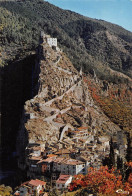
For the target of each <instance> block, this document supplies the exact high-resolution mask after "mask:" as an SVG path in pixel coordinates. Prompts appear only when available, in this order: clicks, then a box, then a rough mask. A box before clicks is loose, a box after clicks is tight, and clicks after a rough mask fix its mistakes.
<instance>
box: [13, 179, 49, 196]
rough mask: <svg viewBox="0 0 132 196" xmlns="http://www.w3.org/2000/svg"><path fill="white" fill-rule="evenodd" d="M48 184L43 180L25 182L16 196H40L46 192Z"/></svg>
mask: <svg viewBox="0 0 132 196" xmlns="http://www.w3.org/2000/svg"><path fill="white" fill-rule="evenodd" d="M45 186H46V182H44V181H41V180H38V179H36V180H30V181H28V182H24V183H23V184H21V186H20V187H19V188H18V190H17V191H16V192H15V194H14V195H19V196H27V195H28V196H32V195H35V194H36V196H39V194H40V192H42V191H44V190H45Z"/></svg>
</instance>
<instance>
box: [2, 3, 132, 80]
mask: <svg viewBox="0 0 132 196" xmlns="http://www.w3.org/2000/svg"><path fill="white" fill-rule="evenodd" d="M0 18H1V25H0V42H1V45H2V47H1V54H2V56H4V58H5V59H13V58H14V56H17V57H18V56H21V55H24V54H25V53H27V51H32V50H34V49H35V47H36V46H37V45H38V39H39V35H40V31H41V30H44V31H45V32H46V33H48V34H50V35H51V36H53V37H57V38H58V41H59V44H60V45H61V48H63V50H64V51H65V52H66V54H67V55H68V56H69V57H70V59H71V61H72V62H73V64H74V66H75V67H76V68H77V69H79V68H80V67H81V66H83V69H84V71H85V72H91V73H92V72H93V69H94V70H95V71H96V73H97V75H98V76H99V77H100V78H101V79H106V80H109V81H113V82H115V83H118V82H119V83H120V81H118V78H117V76H116V77H115V76H114V75H112V74H111V75H110V74H109V68H111V69H113V70H116V71H119V72H123V73H124V74H127V75H128V76H129V77H131V76H132V33H131V32H129V31H126V30H125V29H123V28H122V27H120V26H118V25H114V24H112V23H108V22H105V21H102V20H95V19H91V18H87V17H84V16H81V15H79V14H77V13H74V12H71V11H67V10H62V9H60V8H58V7H56V6H53V5H51V4H49V3H48V2H44V1H42V0H32V1H31V0H29V1H16V2H9V1H8V2H4V1H3V2H0ZM5 51H6V52H5ZM121 81H122V82H124V81H125V82H126V78H122V79H121Z"/></svg>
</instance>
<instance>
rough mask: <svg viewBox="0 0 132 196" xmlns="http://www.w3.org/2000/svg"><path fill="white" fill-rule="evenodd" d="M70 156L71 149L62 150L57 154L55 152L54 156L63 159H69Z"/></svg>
mask: <svg viewBox="0 0 132 196" xmlns="http://www.w3.org/2000/svg"><path fill="white" fill-rule="evenodd" d="M71 154H72V149H66V148H62V149H60V150H58V151H57V152H55V155H57V156H59V157H63V158H69V157H70V156H71Z"/></svg>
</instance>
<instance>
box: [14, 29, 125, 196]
mask: <svg viewBox="0 0 132 196" xmlns="http://www.w3.org/2000/svg"><path fill="white" fill-rule="evenodd" d="M38 56H39V58H38V62H37V63H36V70H38V66H39V65H40V69H41V70H40V75H39V76H40V79H39V93H38V95H37V96H35V97H34V99H32V100H29V101H27V102H26V104H25V108H24V110H25V113H24V115H23V119H22V122H21V127H20V130H19V134H18V139H17V145H18V148H17V149H18V155H19V156H18V166H19V168H20V169H21V170H23V171H26V173H27V178H28V179H30V180H29V181H28V182H24V183H22V184H21V185H20V186H19V187H18V189H17V190H16V191H15V193H14V195H20V196H26V195H34V194H36V195H38V196H39V195H43V196H46V195H48V192H47V190H53V189H57V190H58V191H60V193H63V191H65V190H68V187H69V185H70V183H71V182H72V180H73V179H74V176H75V175H77V174H83V175H85V174H87V172H88V168H89V167H94V168H99V167H100V166H102V165H103V163H104V161H105V160H106V159H107V158H109V154H110V140H111V136H112V134H113V135H114V137H113V145H114V150H115V158H117V156H118V155H121V156H122V157H123V156H124V154H125V150H126V146H125V144H124V142H123V140H122V138H123V137H122V133H121V132H120V130H118V128H117V127H116V126H115V125H114V124H111V122H110V121H109V120H108V119H107V118H106V117H104V119H103V123H104V124H103V123H102V124H101V123H100V122H98V121H99V120H98V121H97V119H96V116H99V115H100V113H101V112H100V110H99V109H98V108H97V106H95V105H94V102H93V100H92V99H91V98H90V96H89V94H88V87H87V86H86V85H85V83H84V76H83V73H82V69H81V70H80V72H77V70H75V68H74V67H73V66H72V65H71V63H70V62H69V61H68V60H66V57H65V56H64V55H63V52H62V51H61V50H60V49H59V48H58V46H57V39H56V38H51V37H50V36H48V35H45V34H44V32H42V33H41V39H40V47H39V49H38ZM34 77H35V76H34ZM36 88H37V86H36ZM93 107H95V108H96V111H98V113H97V112H96V113H95V114H94V113H93V111H92V109H91V108H93ZM97 109H98V110H97ZM91 114H92V115H91ZM97 123H98V124H99V126H97ZM111 127H112V128H111ZM110 129H112V133H111V130H110ZM113 130H115V131H118V135H115V134H114V131H113ZM27 132H28V133H27ZM47 187H49V188H48V189H47ZM59 195H60V194H59Z"/></svg>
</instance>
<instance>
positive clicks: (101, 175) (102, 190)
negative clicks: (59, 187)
mask: <svg viewBox="0 0 132 196" xmlns="http://www.w3.org/2000/svg"><path fill="white" fill-rule="evenodd" d="M131 185H132V174H130V176H129V178H128V181H127V182H126V183H123V181H122V176H121V175H120V172H119V171H117V170H116V169H113V168H112V169H110V170H109V169H108V167H107V166H105V167H104V166H102V167H100V168H99V169H97V168H89V170H88V174H87V175H85V176H84V175H82V174H79V175H76V176H75V177H74V180H73V181H72V183H71V185H70V191H73V190H76V189H78V188H87V189H88V190H91V191H92V192H96V193H99V194H105V195H111V196H112V195H114V194H115V193H116V191H117V190H118V189H122V190H124V191H129V193H130V194H131V193H132V192H131V191H132V190H131Z"/></svg>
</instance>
